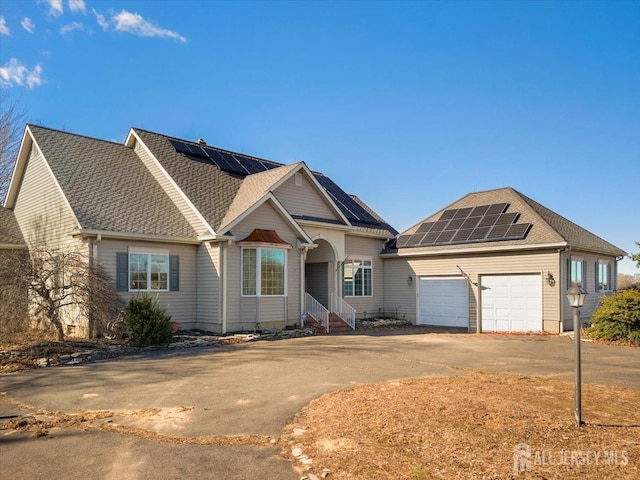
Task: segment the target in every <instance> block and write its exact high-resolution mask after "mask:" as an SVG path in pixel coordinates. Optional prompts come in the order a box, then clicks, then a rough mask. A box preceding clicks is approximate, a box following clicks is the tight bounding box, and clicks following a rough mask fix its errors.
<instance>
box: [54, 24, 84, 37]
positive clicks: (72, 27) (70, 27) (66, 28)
mask: <svg viewBox="0 0 640 480" xmlns="http://www.w3.org/2000/svg"><path fill="white" fill-rule="evenodd" d="M76 30H86V27H85V26H84V25H83V24H82V23H80V22H71V23H69V24H67V25H63V26H62V27H60V35H68V34H69V33H71V32H74V31H76Z"/></svg>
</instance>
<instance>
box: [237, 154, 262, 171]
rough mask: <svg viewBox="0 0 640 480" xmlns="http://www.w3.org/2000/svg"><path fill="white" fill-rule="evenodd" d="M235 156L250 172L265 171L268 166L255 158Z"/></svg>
mask: <svg viewBox="0 0 640 480" xmlns="http://www.w3.org/2000/svg"><path fill="white" fill-rule="evenodd" d="M233 158H235V159H236V161H237V162H238V163H239V164H240V165H241V166H242V168H244V169H245V170H246V171H247V173H249V174H251V173H259V172H264V171H265V170H266V167H265V166H264V165H263V164H262V163H260V162H259V161H257V160H254V159H253V158H248V157H243V156H241V155H233Z"/></svg>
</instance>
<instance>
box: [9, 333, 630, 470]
mask: <svg viewBox="0 0 640 480" xmlns="http://www.w3.org/2000/svg"><path fill="white" fill-rule="evenodd" d="M573 352H574V350H573V342H572V341H571V339H570V338H567V337H557V336H524V335H467V334H433V333H431V334H425V333H422V332H420V333H413V332H412V331H411V330H409V331H404V332H402V333H395V334H394V333H390V334H384V335H380V334H372V335H367V334H352V335H342V336H325V337H307V338H296V339H289V340H280V341H264V342H255V343H248V344H241V345H233V346H224V347H222V346H221V347H207V348H199V349H191V350H182V351H178V352H174V351H172V352H152V353H147V354H144V355H139V356H135V357H126V358H120V359H117V360H111V361H105V362H98V363H93V364H85V365H79V366H70V367H57V368H48V369H41V370H32V371H27V372H22V373H18V374H10V375H4V376H1V377H0V392H4V393H5V396H6V397H5V398H4V399H3V400H1V401H0V416H8V415H19V414H24V413H27V412H32V411H33V410H31V407H38V408H41V409H43V410H45V411H48V412H54V411H59V412H63V413H76V412H78V411H98V410H106V411H110V412H113V415H114V416H113V417H109V416H108V415H107V417H108V418H105V419H103V420H101V422H103V424H106V425H107V426H113V425H123V426H126V427H130V428H131V429H133V430H131V431H135V432H151V434H153V435H151V438H148V436H145V435H136V434H131V433H112V432H106V431H104V430H103V429H102V430H101V429H99V428H98V429H95V428H94V429H91V430H90V431H83V430H82V429H78V428H73V429H70V428H54V429H52V430H51V431H50V432H49V435H47V436H43V437H39V438H34V437H33V434H32V433H20V434H15V433H13V434H7V431H0V466H1V468H0V478H25V479H26V478H70V479H72V478H86V477H88V476H90V477H91V478H104V479H116V478H117V479H144V478H162V479H165V478H211V479H218V478H219V479H249V478H273V479H287V478H290V479H296V478H299V476H298V475H297V474H296V473H295V472H294V471H293V470H292V469H291V466H290V465H289V463H288V462H286V461H285V460H282V459H280V458H279V456H278V455H279V452H280V447H279V446H278V445H277V444H276V442H277V437H278V435H279V434H280V432H281V430H282V428H283V427H284V426H285V425H286V424H287V423H288V422H289V421H290V420H291V419H292V418H293V416H294V415H295V414H296V413H297V412H298V411H299V410H300V409H301V408H302V407H304V406H305V405H306V404H308V403H309V402H310V401H311V400H312V399H314V398H317V397H319V396H321V395H322V394H324V393H326V392H330V391H335V390H338V389H346V388H351V387H353V386H354V385H357V384H361V383H375V382H380V381H386V380H393V379H398V378H408V377H425V376H426V377H429V376H448V375H473V374H476V373H477V372H479V371H486V372H510V373H517V374H524V375H538V376H545V377H553V378H560V379H566V380H572V379H573ZM583 381H585V382H593V383H601V384H608V385H617V386H622V387H630V388H634V389H639V390H640V349H637V348H630V347H614V346H608V345H599V344H594V343H586V342H585V343H584V344H583ZM154 435H155V436H154ZM229 436H233V437H237V436H239V438H238V439H237V440H238V441H237V442H235V443H234V440H229ZM270 437H271V438H270ZM230 443H231V444H232V445H230Z"/></svg>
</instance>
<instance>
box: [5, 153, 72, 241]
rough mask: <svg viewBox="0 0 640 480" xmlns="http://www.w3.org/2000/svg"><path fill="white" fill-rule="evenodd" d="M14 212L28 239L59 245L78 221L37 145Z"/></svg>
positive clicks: (24, 175) (30, 156)
mask: <svg viewBox="0 0 640 480" xmlns="http://www.w3.org/2000/svg"><path fill="white" fill-rule="evenodd" d="M13 205H14V208H13V211H14V214H15V218H16V221H17V222H18V225H19V226H20V230H21V231H22V235H23V237H24V239H25V241H27V242H37V243H46V244H57V243H59V242H65V241H67V240H68V239H70V234H71V232H72V231H73V230H74V229H76V228H78V226H79V225H78V221H77V219H76V218H75V216H74V214H73V211H72V210H71V208H70V206H69V204H68V202H67V199H66V198H65V197H64V195H63V193H62V190H61V189H60V186H59V185H58V184H57V182H56V180H55V177H54V176H53V173H52V172H51V170H50V169H49V166H48V165H47V163H46V161H45V159H44V157H43V155H42V154H41V152H40V150H39V149H38V148H37V146H35V145H34V146H33V148H31V149H30V154H29V155H28V157H27V159H26V162H25V164H24V165H23V174H22V178H21V181H20V182H19V190H18V191H17V194H15V198H14V199H13Z"/></svg>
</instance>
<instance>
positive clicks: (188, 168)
mask: <svg viewBox="0 0 640 480" xmlns="http://www.w3.org/2000/svg"><path fill="white" fill-rule="evenodd" d="M134 131H135V132H136V134H137V135H138V136H139V137H140V139H141V140H142V141H143V142H144V144H145V145H146V146H147V147H149V149H150V150H151V152H152V153H153V154H154V156H155V157H156V158H157V159H158V161H159V162H160V163H161V164H162V166H163V168H164V169H165V170H166V171H167V173H168V174H169V175H170V176H171V177H172V178H173V180H174V182H176V184H177V185H178V186H179V187H180V189H181V190H182V191H183V192H184V193H185V195H187V197H188V198H189V200H191V202H192V203H193V204H194V206H195V207H196V208H197V209H198V211H199V212H200V213H201V214H202V216H203V217H204V218H205V219H206V220H207V222H208V223H209V225H211V226H212V227H213V229H214V230H215V231H219V230H220V227H224V226H225V225H227V224H228V223H229V222H230V221H231V220H232V219H233V218H236V217H237V215H238V212H237V210H238V208H237V207H239V206H240V205H242V206H245V204H246V203H247V202H246V201H245V200H244V199H238V198H237V196H238V194H242V193H243V191H244V190H246V189H248V188H250V187H251V184H252V183H253V182H254V181H256V180H257V179H256V180H254V179H253V177H256V176H262V177H264V178H265V179H271V178H272V175H273V174H275V173H280V172H283V171H288V169H286V168H285V169H284V170H281V168H283V167H291V165H285V164H278V163H277V162H273V161H271V160H264V159H258V160H261V161H266V162H269V163H270V164H272V165H280V168H275V169H273V170H270V171H269V172H272V173H271V174H269V173H268V172H263V173H256V174H253V175H247V176H243V175H236V174H232V173H228V172H224V171H222V170H220V169H219V168H217V167H215V166H214V165H213V164H212V163H211V162H210V161H208V160H205V159H199V158H197V157H191V156H187V155H184V154H182V153H177V152H176V150H175V148H174V147H173V145H171V143H170V142H169V139H173V140H179V141H181V142H185V140H182V139H177V138H174V137H167V136H165V135H161V134H158V133H154V132H149V131H146V130H142V129H138V128H134ZM186 142H188V141H186ZM188 143H192V142H188ZM210 148H216V147H210ZM218 150H221V149H218ZM225 151H226V150H225ZM226 152H228V151H226ZM229 153H232V154H233V155H235V156H238V155H239V156H241V157H248V158H253V159H255V158H256V157H251V156H248V155H245V154H238V153H236V152H229ZM292 165H293V166H295V164H292ZM314 173H315V172H314ZM243 185H244V186H243ZM241 189H242V191H241ZM261 196H262V195H260V196H259V198H261ZM356 201H357V203H358V204H360V205H361V206H362V207H363V208H364V209H365V210H367V211H368V212H369V213H371V214H372V215H373V216H374V218H376V219H379V220H380V224H379V225H364V224H363V225H356V227H358V229H359V230H362V231H368V232H369V233H375V234H381V233H382V234H390V235H391V236H393V235H395V234H396V233H397V232H396V231H395V230H394V229H393V228H392V227H391V226H389V225H388V224H387V223H386V222H385V221H384V220H382V219H380V217H379V216H377V215H376V214H375V212H373V211H372V210H371V208H369V207H368V206H366V205H365V204H364V202H362V200H360V199H357V200H356ZM338 208H340V206H338ZM230 210H231V211H230Z"/></svg>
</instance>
